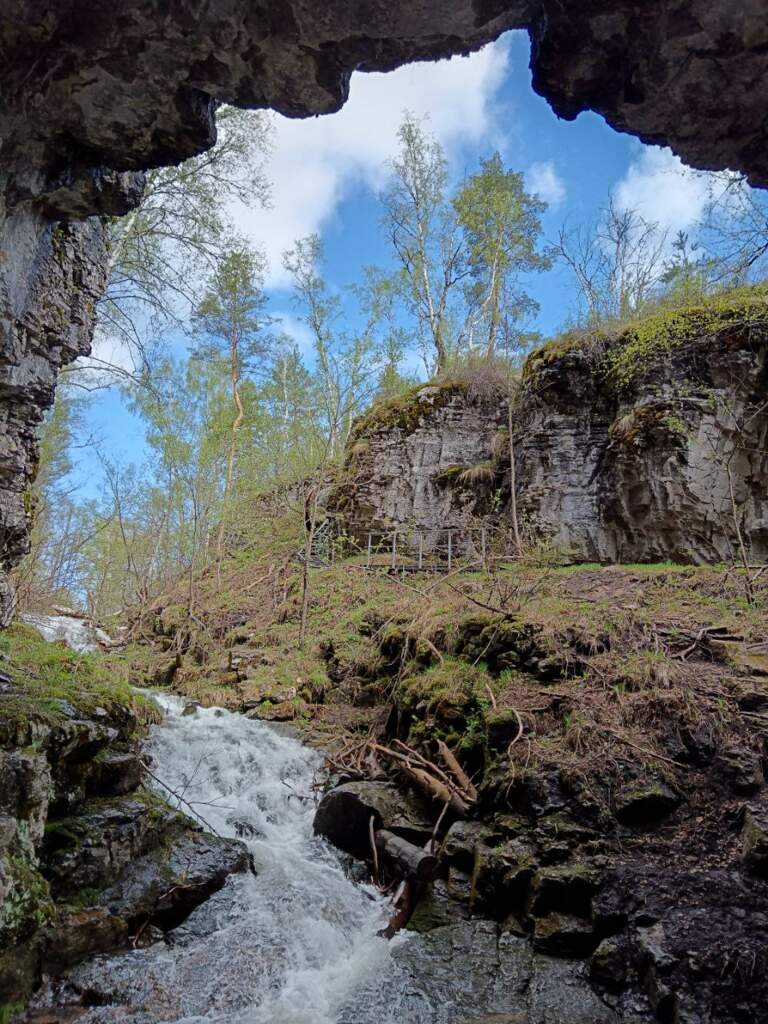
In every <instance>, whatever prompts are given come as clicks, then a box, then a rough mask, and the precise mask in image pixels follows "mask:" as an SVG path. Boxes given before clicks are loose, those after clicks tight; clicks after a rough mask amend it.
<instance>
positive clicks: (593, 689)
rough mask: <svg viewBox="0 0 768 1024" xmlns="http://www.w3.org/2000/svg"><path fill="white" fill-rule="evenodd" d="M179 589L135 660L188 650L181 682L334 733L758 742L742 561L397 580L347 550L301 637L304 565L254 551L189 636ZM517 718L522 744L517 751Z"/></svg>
mask: <svg viewBox="0 0 768 1024" xmlns="http://www.w3.org/2000/svg"><path fill="white" fill-rule="evenodd" d="M766 583H767V584H768V581H766ZM181 598H182V594H181V592H180V593H179V594H175V595H174V594H171V595H168V597H167V598H166V599H165V600H164V601H162V602H159V603H158V605H157V606H156V608H155V609H154V610H153V611H152V612H151V613H150V614H148V615H145V616H144V618H143V620H142V629H143V630H144V634H145V636H148V635H149V634H150V633H152V632H153V631H156V632H155V635H154V643H155V646H154V653H152V654H148V653H147V652H148V648H147V647H146V646H140V647H134V648H133V649H132V650H129V652H128V653H127V654H126V655H125V656H124V658H125V659H126V661H127V662H128V663H129V664H132V665H133V671H141V672H144V673H149V674H151V673H152V672H153V671H156V667H157V665H158V664H160V665H163V664H166V665H167V662H168V659H169V658H175V657H176V654H175V651H176V649H177V648H178V647H182V648H185V649H186V650H185V653H183V654H182V655H181V656H180V658H179V659H178V660H179V661H180V664H181V667H180V668H179V670H178V671H177V672H176V676H175V680H174V685H175V686H176V687H177V688H178V689H180V690H181V691H183V692H184V693H186V694H188V695H189V696H190V697H193V698H195V699H197V700H200V701H201V702H203V703H206V704H221V705H225V706H229V707H232V708H239V707H243V706H248V707H256V709H257V711H260V712H261V713H262V714H263V716H264V717H266V718H271V717H280V718H287V717H294V718H295V719H296V721H297V722H298V723H299V724H303V725H304V726H305V727H306V728H307V732H308V734H309V735H311V736H312V737H313V738H314V739H315V740H316V741H318V742H322V743H323V744H324V745H333V744H335V743H337V742H338V743H342V742H344V741H345V738H346V737H347V734H348V732H349V731H350V730H352V731H354V730H369V729H372V728H381V726H382V723H383V721H384V720H385V719H386V718H387V716H388V714H389V712H390V710H391V709H392V708H393V707H394V708H395V710H396V712H397V713H398V714H399V716H400V719H401V722H405V723H406V724H405V726H404V727H403V728H404V730H405V733H407V734H408V735H409V737H410V739H411V740H414V741H415V740H418V741H420V742H425V743H426V744H427V745H429V742H430V741H431V740H432V739H433V738H435V737H437V736H441V737H443V738H445V739H447V740H448V741H449V743H452V744H454V745H457V746H458V747H459V749H461V750H462V751H463V753H464V756H466V757H467V758H468V759H469V760H470V761H471V762H472V763H473V765H474V766H476V767H477V768H478V769H481V770H483V771H485V772H488V771H491V770H492V769H493V770H495V769H496V768H498V767H499V765H501V766H502V767H503V769H504V770H505V771H508V772H511V773H512V774H514V773H515V772H516V771H519V770H520V769H521V768H522V767H526V768H529V767H530V766H532V765H545V764H557V765H560V766H561V767H562V766H567V765H571V766H572V767H573V769H574V770H582V769H583V768H584V767H585V766H586V765H589V766H590V770H593V771H603V770H607V771H613V770H616V771H617V772H619V773H620V772H621V771H623V770H624V768H626V767H627V766H628V765H636V764H645V765H648V766H654V767H655V768H656V769H658V770H659V771H660V772H662V773H669V772H672V774H674V770H673V768H672V767H670V763H669V758H670V754H669V751H670V749H671V747H670V744H671V743H672V736H673V733H675V732H678V733H679V732H681V731H687V732H691V731H694V732H702V733H706V734H707V735H710V736H711V737H713V738H714V739H716V738H717V737H720V738H721V740H722V742H723V743H725V742H726V738H728V739H727V741H728V742H731V741H735V742H738V743H741V744H746V745H747V746H748V747H749V746H751V745H754V742H753V741H754V739H755V726H756V720H755V718H754V717H751V718H750V717H749V713H748V712H746V713H745V712H744V711H743V709H742V705H743V706H746V705H748V704H749V694H750V693H753V692H754V691H757V692H758V693H759V694H763V693H764V694H765V695H766V696H768V687H766V681H767V680H766V678H765V677H766V676H767V675H768V656H766V653H765V648H764V647H763V648H761V647H760V646H759V645H760V643H761V641H763V640H764V638H765V636H766V635H768V630H767V629H766V627H767V626H768V585H767V586H766V587H763V588H760V585H759V584H758V594H757V599H756V601H755V603H754V604H753V605H750V604H749V603H748V602H747V601H746V599H745V597H744V586H743V580H742V579H741V578H740V575H739V573H738V572H734V571H731V572H726V571H725V570H723V569H718V568H686V567H679V566H668V565H660V566H617V567H610V568H600V567H590V566H581V567H578V566H577V567H568V568H554V569H553V568H539V567H534V566H527V567H511V568H509V569H506V570H503V571H501V572H499V573H498V574H497V575H495V576H490V575H487V574H478V573H474V574H462V575H456V576H454V577H452V578H450V579H445V578H442V577H427V576H420V577H411V578H407V579H404V580H401V581H399V580H394V579H392V578H391V577H389V576H388V575H387V574H385V573H369V572H366V571H365V569H364V568H363V567H362V566H360V565H359V564H358V563H355V562H353V561H349V562H345V563H341V564H339V565H337V566H336V567H334V568H332V569H329V570H316V571H314V572H313V576H312V600H311V603H310V614H309V623H308V630H307V641H306V643H305V645H304V646H303V647H302V646H301V645H300V644H299V618H300V604H301V601H300V587H299V575H298V568H297V567H294V568H291V567H288V568H284V569H283V571H282V572H273V573H272V574H268V573H267V571H266V570H265V568H264V567H263V566H259V565H258V564H257V563H254V564H251V563H249V562H247V561H245V560H241V561H240V562H239V564H237V565H233V566H232V567H231V568H230V569H229V571H228V572H226V573H225V575H224V581H223V585H222V588H221V590H220V591H217V589H216V584H215V579H214V577H213V576H212V575H211V576H210V577H208V578H206V579H205V580H203V581H202V583H201V585H200V588H199V595H198V609H197V618H198V620H199V623H196V624H194V625H193V628H192V635H191V637H188V636H187V634H186V627H183V626H181V623H182V622H183V620H184V612H183V608H182V605H181ZM709 628H715V629H720V630H722V631H723V632H724V634H725V635H726V636H730V637H738V639H725V640H723V639H719V638H718V637H717V636H711V637H710V636H708V635H707V634H706V632H704V633H702V632H701V631H706V630H707V629H709ZM163 634H165V635H163ZM699 635H700V639H699V640H698V641H696V640H695V638H696V637H697V636H699ZM174 636H175V637H176V638H177V639H174ZM177 640H178V642H177ZM694 641H695V642H694ZM691 645H693V646H691ZM159 648H165V651H164V652H163V653H160V651H159ZM689 648H690V650H689ZM745 715H746V717H745ZM518 722H520V723H521V724H522V731H521V742H519V743H517V744H514V745H513V746H512V747H511V748H510V749H509V750H507V745H508V734H509V733H510V731H511V732H512V733H513V734H514V733H516V732H517V723H518ZM401 735H404V733H403V729H402V728H401Z"/></svg>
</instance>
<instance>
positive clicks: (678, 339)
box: [523, 284, 768, 391]
mask: <svg viewBox="0 0 768 1024" xmlns="http://www.w3.org/2000/svg"><path fill="white" fill-rule="evenodd" d="M754 328H768V284H758V285H751V286H746V285H745V286H744V287H741V288H735V289H731V290H729V291H726V292H722V293H720V294H717V295H712V296H709V297H707V298H706V299H705V300H704V301H702V302H701V303H699V304H698V305H696V306H688V307H683V308H678V309H663V308H662V309H660V310H658V311H655V312H651V313H649V314H647V315H646V316H643V317H639V318H638V319H636V320H633V321H630V322H628V323H623V324H615V325H611V324H608V325H607V326H606V327H605V328H601V329H599V330H595V329H587V330H574V331H569V332H568V333H567V334H564V335H562V336H561V337H560V338H557V339H555V340H554V341H552V342H549V343H548V344H547V345H544V346H542V347H541V348H539V349H537V350H536V351H535V352H532V353H531V354H530V355H529V356H528V358H527V360H526V362H525V367H524V370H523V380H524V381H525V382H527V383H529V384H534V383H535V382H536V379H537V378H538V377H539V376H540V375H541V374H542V373H543V372H544V371H546V370H547V369H548V368H549V367H551V366H552V365H554V364H556V363H557V362H559V361H560V360H561V359H563V358H564V357H566V356H567V355H569V354H570V353H574V352H584V353H591V354H592V357H593V359H594V361H595V363H596V366H597V369H598V372H599V373H600V374H601V375H602V376H603V377H604V379H605V380H606V382H607V383H608V384H609V385H610V386H611V387H613V388H614V389H616V390H617V391H624V390H627V389H629V388H630V387H631V386H632V385H633V384H634V383H635V381H636V380H637V379H638V377H640V375H641V374H643V373H645V372H647V370H648V369H649V367H651V366H652V365H653V363H654V362H655V361H656V360H657V359H658V358H659V357H661V356H663V355H665V354H666V353H668V352H670V351H672V350H674V349H677V348H681V347H684V346H686V345H692V344H696V343H698V342H701V341H705V340H706V342H707V344H708V345H712V344H713V341H718V342H720V343H721V344H728V343H737V344H740V343H743V342H744V341H748V339H749V335H750V332H751V331H752V330H753V329H754Z"/></svg>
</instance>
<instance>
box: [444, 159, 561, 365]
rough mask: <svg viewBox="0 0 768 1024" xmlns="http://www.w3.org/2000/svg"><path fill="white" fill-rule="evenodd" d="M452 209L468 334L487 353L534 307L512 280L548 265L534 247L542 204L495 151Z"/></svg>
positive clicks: (504, 343) (504, 340) (502, 342)
mask: <svg viewBox="0 0 768 1024" xmlns="http://www.w3.org/2000/svg"><path fill="white" fill-rule="evenodd" d="M453 208H454V210H455V212H456V216H457V218H458V222H459V225H460V226H461V228H462V230H463V232H464V244H465V246H466V259H467V266H468V269H469V273H470V275H471V284H469V285H467V299H468V303H469V307H470V314H469V319H470V324H471V332H472V334H473V335H479V336H480V338H481V339H484V345H485V350H486V352H487V353H488V354H490V353H492V352H493V351H494V350H495V349H497V348H502V347H506V346H507V342H508V339H509V336H510V319H514V320H523V319H524V318H525V317H527V316H530V315H531V314H533V313H535V312H536V311H537V310H538V305H537V303H536V302H534V301H533V300H532V299H531V298H530V297H529V296H528V295H527V294H526V293H525V292H524V291H523V290H522V289H521V288H520V287H519V285H517V283H516V281H517V277H518V275H519V274H521V273H526V272H527V273H530V272H532V271H541V270H546V269H548V268H549V267H550V266H551V260H550V259H549V257H548V256H546V255H544V254H542V253H541V252H539V251H538V248H537V246H538V244H539V239H540V236H541V220H540V217H541V214H542V213H543V212H544V210H545V209H546V203H543V202H541V200H539V199H537V198H535V197H534V196H530V195H528V193H527V192H526V191H525V187H524V179H523V175H522V173H520V172H517V171H512V170H505V168H504V164H503V162H502V159H501V156H500V155H499V153H494V155H493V156H492V157H490V159H488V160H482V161H481V163H480V170H479V171H478V172H477V174H474V175H472V177H470V178H469V179H468V180H467V181H466V183H465V184H464V186H463V187H462V189H461V190H460V191H459V192H458V194H457V195H456V196H455V197H454V199H453ZM504 327H506V330H504V329H503V328H504ZM481 343H482V341H481Z"/></svg>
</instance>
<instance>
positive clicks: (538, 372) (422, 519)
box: [332, 326, 768, 563]
mask: <svg viewBox="0 0 768 1024" xmlns="http://www.w3.org/2000/svg"><path fill="white" fill-rule="evenodd" d="M614 343H615V342H614ZM611 345H612V343H611V341H609V340H608V339H605V338H603V339H597V340H596V341H595V342H594V343H592V344H586V345H579V344H574V345H573V347H572V348H570V349H568V348H567V347H566V348H565V349H564V350H559V349H558V348H557V347H554V348H552V347H550V348H545V349H542V350H541V352H540V353H539V354H534V356H533V357H531V359H530V360H529V362H528V366H527V368H526V374H525V379H524V385H523V388H522V391H521V394H520V401H519V405H518V408H517V411H516V414H515V419H516V428H515V439H516V440H515V456H516V458H515V465H516V477H517V495H518V508H519V515H520V520H521V525H522V527H523V531H524V533H525V534H526V535H527V536H528V537H529V538H530V539H532V540H533V539H535V540H541V539H544V540H547V541H549V542H550V543H551V544H552V545H553V546H554V547H555V548H556V549H558V550H559V551H561V552H562V553H563V554H565V555H567V556H570V557H572V558H573V559H574V560H576V561H601V562H633V561H639V562H653V561H659V560H665V559H671V560H675V561H681V562H694V563H707V562H718V561H731V560H738V559H739V555H740V552H739V547H738V543H739V542H738V533H737V530H736V523H738V526H739V529H740V530H741V532H742V535H743V538H744V541H745V545H746V549H747V554H748V556H749V557H751V558H754V559H755V560H762V559H764V558H766V557H768V499H767V498H766V488H765V482H766V479H768V408H766V405H765V399H764V395H765V385H766V377H767V376H768V362H767V353H768V327H766V326H759V327H752V328H750V329H748V330H742V329H738V330H736V331H731V332H729V333H727V334H722V333H720V334H714V335H713V334H702V335H700V336H699V337H698V338H696V339H694V340H691V341H688V342H686V343H685V344H682V345H679V346H671V347H668V348H661V349H659V350H658V351H657V352H656V353H655V354H653V355H652V356H647V357H643V358H642V359H641V363H642V365H641V368H640V369H639V370H638V373H637V374H636V375H635V376H634V377H633V379H632V381H631V382H629V383H627V384H625V385H621V386H618V385H616V384H615V383H612V382H611V381H610V379H609V378H608V377H607V375H606V353H609V352H610V351H611ZM429 391H430V389H428V388H426V389H424V392H426V393H428V392H429ZM419 394H422V393H419ZM404 405H405V410H403V409H401V410H400V412H399V415H398V417H393V416H392V414H391V412H387V410H386V408H384V409H383V410H382V412H381V413H380V414H379V415H378V416H377V415H375V414H374V415H370V416H369V417H367V419H366V420H364V421H362V422H361V423H360V424H359V425H358V428H357V431H356V434H355V438H354V440H353V442H352V444H351V447H350V451H349V455H348V459H347V463H346V466H345V477H344V481H343V483H342V485H341V486H340V487H339V488H337V491H336V493H335V494H334V495H333V496H332V505H334V506H335V507H336V508H337V509H338V511H339V512H340V514H341V515H342V516H343V518H344V521H345V523H346V524H347V527H348V529H349V530H350V532H351V533H352V534H353V535H355V536H356V537H357V538H359V539H360V540H363V538H364V537H365V534H366V532H367V531H368V530H371V529H373V530H379V529H385V528H390V529H391V527H392V526H393V525H400V526H405V525H415V526H417V527H419V528H420V529H423V530H424V531H425V535H426V537H427V539H428V541H429V540H430V538H432V537H433V534H434V531H435V530H437V529H439V528H442V527H447V526H451V527H454V528H459V529H461V528H462V527H464V528H466V527H469V526H470V525H471V524H472V523H473V521H474V522H475V523H476V522H477V521H478V518H482V519H483V520H484V521H485V522H488V523H490V524H493V523H496V524H498V525H499V526H503V525H504V523H505V522H507V521H508V518H509V469H508V463H507V459H508V447H507V444H506V437H507V436H508V435H506V434H505V433H504V427H505V424H506V418H507V416H506V405H505V403H504V402H499V401H496V402H492V401H486V402H485V403H480V404H477V403H476V402H472V401H470V400H469V399H468V398H467V397H466V394H465V393H464V392H463V391H462V390H461V389H459V390H455V389H454V390H453V391H452V392H448V397H444V398H443V400H442V403H440V404H437V405H431V404H430V403H429V402H428V401H426V400H425V399H424V398H420V397H419V395H416V396H415V397H412V398H411V399H410V400H409V401H408V402H406V403H404ZM494 439H496V440H494ZM499 442H500V443H499ZM477 464H481V465H483V464H484V465H486V466H489V467H491V469H492V470H493V478H492V480H491V482H490V483H489V482H487V481H483V480H481V481H478V482H473V483H465V482H463V480H462V477H461V475H460V471H461V469H462V467H463V468H464V469H466V470H467V471H468V475H471V473H472V468H473V466H477ZM464 480H466V477H465V478H464ZM734 516H735V518H734Z"/></svg>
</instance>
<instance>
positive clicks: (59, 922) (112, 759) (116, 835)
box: [0, 683, 250, 1009]
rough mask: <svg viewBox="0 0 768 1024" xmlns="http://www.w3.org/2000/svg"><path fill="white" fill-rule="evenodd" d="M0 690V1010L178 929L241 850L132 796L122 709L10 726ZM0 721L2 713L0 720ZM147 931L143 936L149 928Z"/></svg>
mask: <svg viewBox="0 0 768 1024" xmlns="http://www.w3.org/2000/svg"><path fill="white" fill-rule="evenodd" d="M16 698H17V695H16V694H15V693H14V690H13V687H12V686H11V685H10V684H8V683H3V684H2V689H1V690H0V1009H2V1007H3V1006H4V1005H5V1004H6V1003H7V1004H13V1003H15V1002H17V1001H19V1000H23V999H24V998H25V997H26V995H28V993H29V992H30V991H31V990H32V989H33V988H34V987H35V986H36V985H37V984H39V981H40V977H41V973H47V974H53V973H56V972H57V971H60V970H61V969H63V968H64V967H66V966H68V965H70V964H72V963H74V962H76V961H77V960H79V959H81V958H82V957H84V956H87V955H89V954H92V953H95V952H103V951H106V950H109V949H113V948H116V947H117V946H120V945H123V944H125V943H127V942H128V941H130V940H131V939H132V938H135V939H136V941H138V937H141V936H142V935H144V934H145V933H146V935H147V937H148V938H151V937H152V936H153V935H154V936H156V935H157V932H156V931H154V930H153V929H154V928H160V929H163V930H168V929H170V928H173V927H174V926H175V925H177V924H178V923H179V922H180V921H182V920H183V919H184V918H185V917H186V916H187V915H188V914H189V913H190V912H191V911H192V910H193V909H194V908H195V907H196V906H197V905H198V904H199V903H201V902H202V901H203V900H204V899H206V898H207V896H209V895H210V894H211V893H213V892H215V891H216V890H218V889H220V888H221V886H222V885H223V884H224V882H225V880H226V878H227V876H228V875H229V874H232V873H233V872H237V871H244V870H246V869H248V868H249V866H250V857H249V854H248V852H247V849H246V847H245V846H244V845H243V844H242V843H240V842H238V841H237V840H230V839H221V838H218V837H217V836H213V835H208V834H206V833H203V832H201V831H200V829H199V827H198V826H197V825H196V824H195V823H194V822H193V821H191V820H190V819H189V818H187V817H186V816H185V815H183V814H180V813H179V812H178V811H177V810H175V809H173V808H171V807H170V806H169V805H168V804H167V803H165V802H164V801H163V800H161V799H160V798H159V797H157V796H155V795H154V794H152V793H151V792H149V791H148V790H145V789H143V788H142V787H141V783H142V780H143V776H144V771H143V768H142V764H141V762H140V760H139V754H138V750H137V723H136V720H135V717H134V716H133V713H132V711H131V710H130V709H129V708H121V707H118V706H111V710H110V711H109V712H108V711H106V710H105V709H103V708H100V709H98V712H99V713H98V714H96V715H94V716H92V717H88V716H86V715H83V714H81V713H80V712H78V711H77V710H76V709H75V708H73V707H72V706H71V705H69V704H68V703H67V702H66V701H63V700H59V701H55V702H53V706H55V707H56V708H57V711H56V712H55V713H51V712H50V711H46V712H43V711H40V712H39V713H37V714H34V713H33V714H26V713H23V714H20V713H19V712H18V709H14V702H15V700H16ZM6 712H7V713H6ZM150 924H151V925H152V926H153V927H152V928H148V926H149V925H150Z"/></svg>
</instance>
